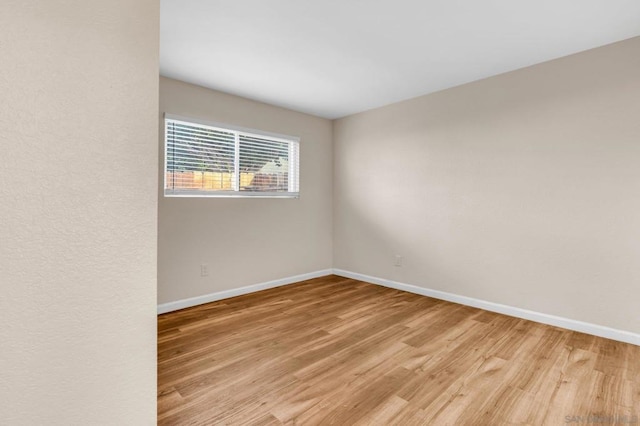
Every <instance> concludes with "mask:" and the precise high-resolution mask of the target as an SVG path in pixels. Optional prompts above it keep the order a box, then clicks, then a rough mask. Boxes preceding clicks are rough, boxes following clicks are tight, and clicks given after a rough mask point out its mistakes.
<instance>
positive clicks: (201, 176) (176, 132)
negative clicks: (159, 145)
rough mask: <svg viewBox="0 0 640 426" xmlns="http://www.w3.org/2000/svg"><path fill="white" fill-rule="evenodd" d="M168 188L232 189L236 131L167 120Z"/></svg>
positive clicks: (192, 189) (166, 177)
mask: <svg viewBox="0 0 640 426" xmlns="http://www.w3.org/2000/svg"><path fill="white" fill-rule="evenodd" d="M165 135H166V176H165V190H166V191H174V192H176V191H184V190H188V191H224V190H230V189H233V182H234V180H235V176H234V160H235V149H236V145H235V138H236V135H235V134H234V132H231V131H226V130H224V129H218V128H214V127H209V126H203V125H199V124H193V123H187V122H183V121H179V120H165Z"/></svg>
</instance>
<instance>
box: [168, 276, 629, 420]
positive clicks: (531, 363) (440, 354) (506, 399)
mask: <svg viewBox="0 0 640 426" xmlns="http://www.w3.org/2000/svg"><path fill="white" fill-rule="evenodd" d="M567 416H569V417H567ZM579 416H581V417H582V419H580V418H579ZM588 416H617V417H607V419H609V420H610V421H608V422H606V421H605V423H607V424H614V423H612V421H613V420H617V421H619V422H624V421H625V420H627V421H633V420H634V418H633V417H631V416H636V417H635V419H636V421H638V422H640V420H639V419H638V418H637V416H640V347H638V346H634V345H630V344H625V343H619V342H615V341H612V340H607V339H602V338H598V337H593V336H589V335H586V334H581V333H576V332H572V331H568V330H563V329H560V328H556V327H552V326H547V325H542V324H538V323H534V322H530V321H525V320H520V319H517V318H512V317H508V316H505V315H500V314H495V313H490V312H486V311H482V310H479V309H474V308H470V307H466V306H462V305H457V304H454V303H449V302H444V301H440V300H436V299H431V298H428V297H423V296H418V295H415V294H410V293H405V292H402V291H398V290H393V289H388V288H384V287H379V286H376V285H372V284H367V283H363V282H360V281H355V280H351V279H347V278H341V277H337V276H329V277H323V278H318V279H313V280H309V281H304V282H301V283H297V284H292V285H289V286H285V287H279V288H275V289H271V290H266V291H262V292H259V293H254V294H250V295H245V296H240V297H235V298H232V299H227V300H222V301H219V302H214V303H209V304H206V305H201V306H197V307H194V308H190V309H185V310H182V311H178V312H173V313H169V314H164V315H160V316H159V317H158V424H160V425H187V424H188V425H196V424H197V425H200V424H202V425H218V424H220V425H223V424H228V425H249V424H251V425H262V424H275V425H277V424H310V425H314V424H344V425H356V424H358V425H374V424H380V425H414V424H415V425H418V424H424V425H449V424H450V425H454V424H456V425H499V424H531V425H546V424H549V425H563V424H576V425H577V424H588V423H587V421H588V420H591V421H592V422H591V424H593V423H594V422H593V420H606V419H603V418H594V417H591V418H590V419H589V418H588ZM624 416H629V417H626V418H625V417H624ZM579 420H583V423H579ZM619 424H622V423H619ZM636 424H638V423H636Z"/></svg>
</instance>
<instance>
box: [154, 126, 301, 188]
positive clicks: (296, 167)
mask: <svg viewBox="0 0 640 426" xmlns="http://www.w3.org/2000/svg"><path fill="white" fill-rule="evenodd" d="M167 120H172V121H177V122H183V123H185V124H189V125H194V124H195V125H200V126H205V127H208V128H211V129H213V130H219V131H224V132H230V133H234V134H235V145H236V146H235V159H234V168H235V170H234V174H235V176H236V179H234V182H233V190H232V191H223V190H210V191H207V190H188V189H178V190H176V189H169V188H167V171H168V170H167V163H168V162H167V158H168V157H167V154H168V152H167V151H168V149H167V148H168V144H167ZM162 129H163V132H164V135H163V138H164V158H163V162H164V167H163V170H164V173H163V184H162V187H163V194H164V196H165V197H198V198H300V138H299V137H296V136H289V135H282V134H278V133H271V132H265V131H262V130H256V129H250V128H246V127H240V126H234V125H230V124H224V123H218V122H214V121H209V120H202V119H199V118H191V117H183V116H180V115H175V114H169V113H165V114H164V117H163V126H162ZM240 134H242V135H243V136H250V137H251V136H253V137H258V138H265V139H269V140H273V141H277V142H286V143H287V144H288V146H289V159H290V160H289V172H288V182H289V190H288V191H287V192H266V191H241V190H240V178H239V175H240V161H239V158H240V148H239V147H240V137H239V135H240ZM292 156H293V158H295V159H296V161H291V158H292Z"/></svg>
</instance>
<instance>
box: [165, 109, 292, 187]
mask: <svg viewBox="0 0 640 426" xmlns="http://www.w3.org/2000/svg"><path fill="white" fill-rule="evenodd" d="M225 127H226V126H224V125H219V126H218V125H215V126H211V125H205V124H199V123H192V122H189V121H184V120H180V119H177V118H176V119H174V118H169V117H167V118H165V149H166V151H165V153H166V161H165V195H187V196H211V195H218V196H251V195H257V196H285V197H297V196H298V192H299V179H298V175H299V164H298V158H299V142H298V141H297V140H294V139H288V138H286V137H277V136H271V135H268V134H261V133H254V132H253V131H244V130H240V129H233V128H228V129H227V128H225ZM256 132H257V131H256Z"/></svg>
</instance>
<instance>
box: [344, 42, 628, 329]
mask: <svg viewBox="0 0 640 426" xmlns="http://www.w3.org/2000/svg"><path fill="white" fill-rule="evenodd" d="M639 71H640V38H635V39H631V40H628V41H625V42H621V43H617V44H614V45H610V46H607V47H603V48H599V49H595V50H592V51H588V52H584V53H581V54H577V55H574V56H570V57H566V58H563V59H559V60H555V61H552V62H548V63H544V64H540V65H536V66H533V67H530V68H526V69H522V70H519V71H516V72H511V73H508V74H504V75H500V76H497V77H493V78H489V79H486V80H483V81H479V82H475V83H471V84H467V85H464V86H460V87H457V88H453V89H450V90H446V91H443V92H439V93H435V94H432V95H428V96H423V97H420V98H416V99H413V100H409V101H405V102H401V103H397V104H394V105H390V106H387V107H384V108H379V109H375V110H372V111H368V112H364V113H361V114H357V115H354V116H350V117H347V118H344V119H341V120H337V121H336V122H335V127H334V160H335V162H334V169H335V175H334V193H335V195H334V267H336V268H341V269H344V270H349V271H352V272H358V273H362V274H367V275H371V276H376V277H380V278H384V279H391V280H395V281H399V282H404V283H408V284H413V285H417V286H423V287H427V288H432V289H436V290H442V291H446V292H450V293H455V294H459V295H464V296H469V297H474V298H479V299H484V300H487V301H491V302H497V303H502V304H507V305H511V306H515V307H520V308H525V309H530V310H533V311H538V312H542V313H548V314H553V315H558V316H563V317H568V318H571V319H576V320H581V321H586V322H591V323H595V324H599V325H604V326H610V327H613V328H617V329H622V330H628V331H633V332H640V309H639V305H638V303H639V302H638V301H639V300H640V257H639V256H640V214H638V212H640V78H639V77H638V76H639V75H640V74H639ZM395 254H399V255H402V256H404V258H405V260H404V262H405V264H404V266H403V267H394V266H393V261H394V258H393V257H394V255H395Z"/></svg>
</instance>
